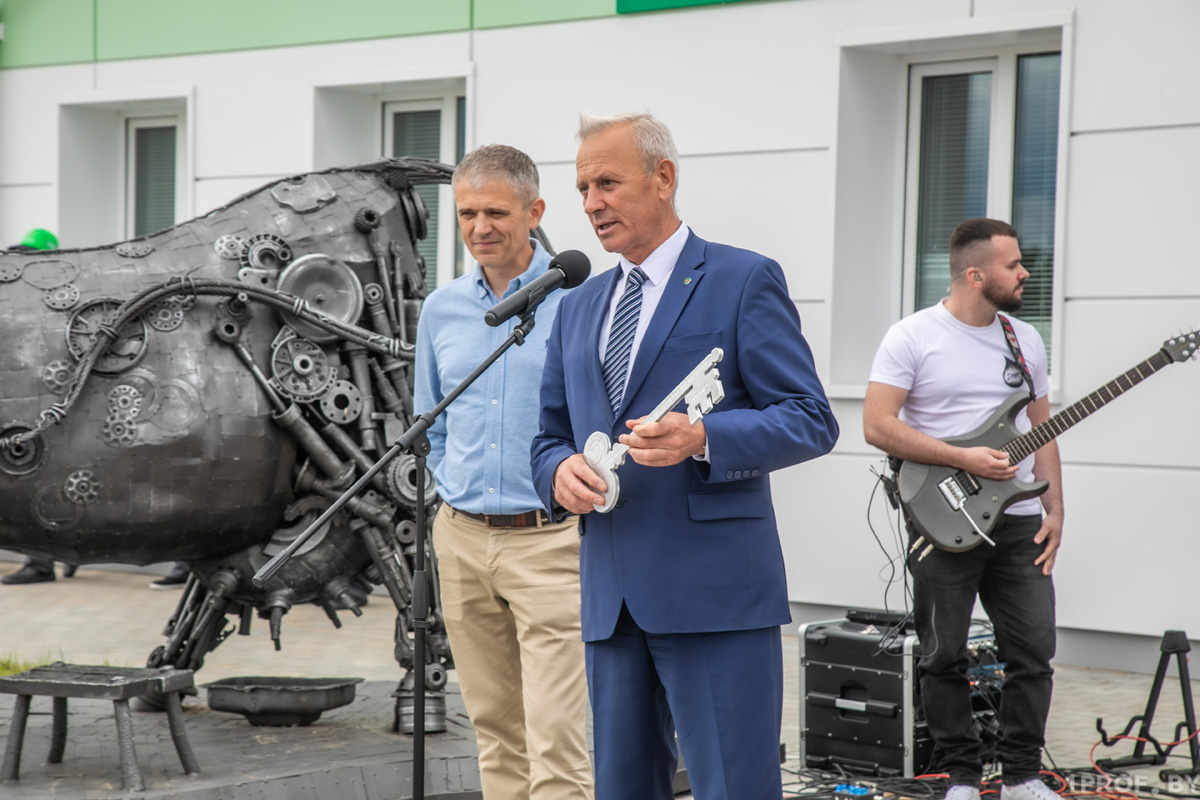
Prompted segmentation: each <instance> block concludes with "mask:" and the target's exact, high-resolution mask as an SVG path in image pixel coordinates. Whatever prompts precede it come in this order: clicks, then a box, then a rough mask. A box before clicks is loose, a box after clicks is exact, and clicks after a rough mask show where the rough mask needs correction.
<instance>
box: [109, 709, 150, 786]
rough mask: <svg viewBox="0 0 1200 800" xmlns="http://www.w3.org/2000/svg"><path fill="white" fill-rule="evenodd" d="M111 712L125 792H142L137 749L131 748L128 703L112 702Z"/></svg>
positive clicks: (131, 737)
mask: <svg viewBox="0 0 1200 800" xmlns="http://www.w3.org/2000/svg"><path fill="white" fill-rule="evenodd" d="M113 712H114V716H115V717H116V718H117V747H118V749H119V750H120V752H121V778H122V780H123V781H124V785H125V790H126V791H130V792H141V791H144V790H145V788H146V784H145V783H143V782H142V771H141V770H140V769H139V768H138V763H137V749H136V748H135V747H134V746H133V720H132V719H131V718H130V716H129V701H128V700H113Z"/></svg>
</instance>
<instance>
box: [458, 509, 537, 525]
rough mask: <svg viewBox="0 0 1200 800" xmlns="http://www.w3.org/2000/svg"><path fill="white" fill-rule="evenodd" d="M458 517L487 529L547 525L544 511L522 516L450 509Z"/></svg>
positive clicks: (530, 512)
mask: <svg viewBox="0 0 1200 800" xmlns="http://www.w3.org/2000/svg"><path fill="white" fill-rule="evenodd" d="M450 510H451V511H453V512H454V513H455V514H458V515H459V516H463V517H466V518H467V519H473V520H475V521H476V522H482V523H483V524H484V525H487V526H488V527H489V528H540V527H541V526H543V525H547V524H549V522H550V520H549V519H547V517H546V512H545V511H526V512H524V513H523V514H472V513H471V512H470V511H463V510H461V509H457V508H454V506H451V507H450Z"/></svg>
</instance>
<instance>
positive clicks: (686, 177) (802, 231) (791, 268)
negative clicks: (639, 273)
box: [677, 150, 833, 300]
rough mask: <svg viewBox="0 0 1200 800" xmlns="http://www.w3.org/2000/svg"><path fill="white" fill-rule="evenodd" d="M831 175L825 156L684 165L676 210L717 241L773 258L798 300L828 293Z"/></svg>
mask: <svg viewBox="0 0 1200 800" xmlns="http://www.w3.org/2000/svg"><path fill="white" fill-rule="evenodd" d="M831 173H832V168H831V166H830V155H829V151H827V150H809V151H802V152H783V153H776V152H772V153H747V154H738V155H722V156H711V157H699V158H688V157H686V156H684V157H681V158H680V184H679V195H678V197H677V203H678V205H679V212H680V214H681V215H682V217H683V219H684V220H685V221H686V222H687V223H688V225H690V226H691V228H692V230H693V231H695V232H696V235H697V236H701V237H703V238H705V239H709V240H711V241H717V242H722V243H724V244H730V245H735V246H737V247H744V248H746V249H748V250H754V251H755V252H759V253H762V254H763V255H766V256H769V257H770V258H773V259H775V260H776V261H778V262H779V263H780V265H781V266H782V267H783V271H784V273H785V274H786V275H787V281H788V289H789V291H790V292H791V295H792V297H793V298H794V299H796V300H821V299H824V298H826V297H827V296H828V294H829V277H828V276H829V270H830V264H831V260H832V255H831V253H832V248H833V208H832V206H831V204H830V203H829V196H830V194H831V193H832V191H833V187H832V174H831Z"/></svg>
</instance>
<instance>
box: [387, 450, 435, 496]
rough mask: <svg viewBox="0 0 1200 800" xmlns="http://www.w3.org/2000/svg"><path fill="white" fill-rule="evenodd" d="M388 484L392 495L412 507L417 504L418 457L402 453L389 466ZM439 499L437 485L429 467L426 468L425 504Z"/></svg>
mask: <svg viewBox="0 0 1200 800" xmlns="http://www.w3.org/2000/svg"><path fill="white" fill-rule="evenodd" d="M387 486H388V491H389V492H390V493H391V495H392V497H395V498H396V499H397V500H399V501H400V502H402V503H404V504H405V505H406V506H409V507H410V508H415V507H416V505H417V458H416V456H414V455H411V454H409V453H401V454H400V455H399V456H397V457H396V458H395V459H394V460H393V461H392V463H391V464H388V467H387ZM436 500H437V486H436V485H435V484H434V482H433V475H431V474H430V473H429V468H428V467H426V468H425V504H426V505H432V504H433V503H434V501H436Z"/></svg>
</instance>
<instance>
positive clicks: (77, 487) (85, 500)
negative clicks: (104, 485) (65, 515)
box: [63, 469, 101, 506]
mask: <svg viewBox="0 0 1200 800" xmlns="http://www.w3.org/2000/svg"><path fill="white" fill-rule="evenodd" d="M100 486H101V484H100V481H98V480H96V473H94V472H92V471H91V470H90V469H77V470H75V471H74V472H72V473H71V474H70V475H68V476H67V479H66V480H65V481H63V494H64V495H66V496H67V499H68V500H70V501H71V502H72V503H74V504H75V505H77V506H86V505H89V504H91V503H94V502H96V500H97V498H99V497H100Z"/></svg>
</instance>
